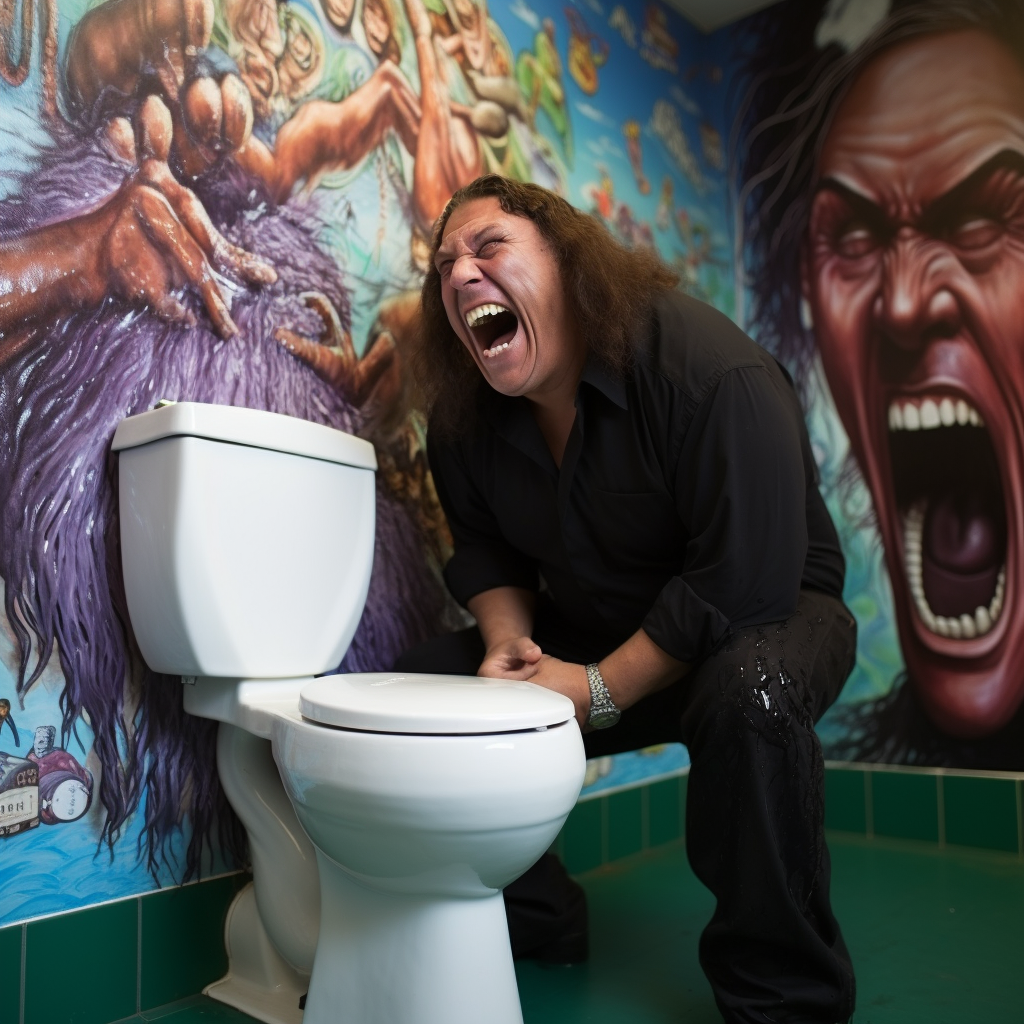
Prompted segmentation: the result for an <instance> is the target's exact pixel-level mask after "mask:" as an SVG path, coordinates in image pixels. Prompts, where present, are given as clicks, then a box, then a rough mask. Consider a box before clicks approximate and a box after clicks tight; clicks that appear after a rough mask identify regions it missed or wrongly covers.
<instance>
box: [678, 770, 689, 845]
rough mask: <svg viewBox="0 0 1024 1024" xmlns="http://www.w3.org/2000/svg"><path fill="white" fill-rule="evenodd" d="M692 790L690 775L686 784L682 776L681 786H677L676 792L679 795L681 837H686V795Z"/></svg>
mask: <svg viewBox="0 0 1024 1024" xmlns="http://www.w3.org/2000/svg"><path fill="white" fill-rule="evenodd" d="M689 788H690V780H689V775H687V780H686V782H685V783H684V782H683V781H682V776H680V781H679V784H678V785H677V786H676V792H677V793H678V794H679V835H680V836H681V837H685V836H686V794H687V791H688V790H689Z"/></svg>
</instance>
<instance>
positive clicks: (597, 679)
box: [587, 663, 622, 729]
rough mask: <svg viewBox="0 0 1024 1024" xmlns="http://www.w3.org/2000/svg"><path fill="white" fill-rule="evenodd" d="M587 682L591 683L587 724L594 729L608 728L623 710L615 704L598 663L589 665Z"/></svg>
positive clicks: (620, 715)
mask: <svg viewBox="0 0 1024 1024" xmlns="http://www.w3.org/2000/svg"><path fill="white" fill-rule="evenodd" d="M587 682H588V683H589V684H590V713H589V714H588V715H587V725H589V726H590V727H591V728H592V729H607V728H609V726H612V725H615V723H616V722H617V721H618V720H619V719H620V718H621V717H622V712H621V711H620V710H619V709H618V708H617V707H616V706H615V701H613V700H612V697H611V694H610V693H609V692H608V687H607V686H605V685H604V680H603V679H602V678H601V671H600V669H599V668H598V667H597V664H596V663H595V664H593V665H588V666H587Z"/></svg>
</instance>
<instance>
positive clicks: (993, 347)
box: [803, 32, 1024, 736]
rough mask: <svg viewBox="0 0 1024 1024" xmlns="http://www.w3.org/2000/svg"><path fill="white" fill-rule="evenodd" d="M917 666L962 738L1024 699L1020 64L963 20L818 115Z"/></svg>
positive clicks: (836, 337)
mask: <svg viewBox="0 0 1024 1024" xmlns="http://www.w3.org/2000/svg"><path fill="white" fill-rule="evenodd" d="M803 291H804V297H805V299H806V300H807V302H808V303H809V305H810V310H811V315H812V317H813V320H814V327H815V332H816V335H817V338H818V342H819V347H820V351H821V356H822V360H823V363H824V366H825V370H826V374H827V376H828V379H829V382H830V385H831V388H832V391H833V393H834V397H835V401H836V406H837V408H838V410H839V414H840V416H841V418H842V421H843V424H844V426H845V428H846V430H847V433H848V434H849V436H850V441H851V444H852V446H853V451H854V454H855V456H856V458H857V460H858V462H859V463H860V466H861V468H862V470H863V472H864V475H865V478H866V480H867V483H868V486H869V487H870V489H871V492H872V495H873V498H874V504H875V509H876V512H877V517H878V523H879V528H880V530H881V534H882V539H883V542H884V545H885V552H886V559H887V562H888V566H889V573H890V577H891V579H892V585H893V592H894V597H895V601H896V613H897V622H898V627H899V632H900V638H901V643H902V647H903V654H904V657H905V660H906V664H907V669H908V674H909V677H910V679H911V681H912V682H913V684H914V685H915V686H916V687H917V690H918V693H919V695H920V697H921V699H922V701H923V703H924V705H925V707H926V709H927V711H928V713H929V714H930V716H931V717H932V719H933V720H934V721H935V722H936V723H937V724H938V725H939V726H940V727H941V728H943V729H944V730H946V731H947V732H949V733H952V734H954V735H960V736H983V735H985V734H987V733H991V732H992V731H994V730H996V729H998V728H999V727H1000V726H1001V725H1003V724H1005V723H1006V722H1007V721H1008V720H1009V719H1010V718H1011V717H1012V715H1013V714H1014V712H1015V711H1016V710H1017V709H1018V707H1019V706H1020V704H1021V701H1022V698H1024V669H1022V667H1021V666H1022V665H1024V594H1022V583H1024V481H1022V470H1024V69H1022V68H1021V66H1020V64H1018V63H1017V61H1016V60H1015V59H1014V57H1013V56H1012V55H1011V54H1010V53H1009V51H1008V50H1006V49H1005V48H1004V47H1003V46H1002V44H1001V43H999V42H998V41H997V40H996V39H994V38H993V37H991V36H989V35H987V34H983V33H980V32H956V33H949V34H944V35H936V36H931V37H926V38H923V39H917V40H914V41H911V42H907V43H905V44H902V45H900V46H897V47H894V48H892V49H890V50H887V51H885V52H884V53H883V54H882V55H880V56H879V57H878V58H877V59H875V60H874V61H873V62H872V63H871V64H870V65H868V67H867V68H866V69H865V70H864V71H863V72H862V74H861V75H860V77H859V78H858V79H857V80H856V82H855V83H854V84H853V86H852V88H851V90H850V92H849V93H848V95H847V96H846V97H845V99H844V100H843V102H842V104H841V106H840V108H839V110H838V111H837V114H836V117H835V119H834V121H833V122H832V125H831V127H830V129H829V132H828V136H827V138H826V140H825V143H824V146H823V149H822V152H821V156H820V158H819V166H818V185H817V190H816V193H815V195H814V199H813V205H812V210H811V217H810V225H809V230H808V235H807V238H806V244H805V249H804V253H803Z"/></svg>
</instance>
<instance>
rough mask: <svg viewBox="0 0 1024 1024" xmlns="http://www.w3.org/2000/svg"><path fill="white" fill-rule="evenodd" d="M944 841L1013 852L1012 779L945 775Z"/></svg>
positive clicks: (1014, 808)
mask: <svg viewBox="0 0 1024 1024" xmlns="http://www.w3.org/2000/svg"><path fill="white" fill-rule="evenodd" d="M942 797H943V803H944V806H945V810H946V842H947V843H956V844H958V845H960V846H980V847H983V848H985V849H989V850H1006V851H1008V852H1010V853H1016V852H1017V784H1016V782H1015V781H1014V780H1013V779H984V778H978V777H977V776H965V775H945V776H943V779H942Z"/></svg>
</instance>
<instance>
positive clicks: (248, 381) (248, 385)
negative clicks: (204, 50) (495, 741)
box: [0, 138, 442, 878]
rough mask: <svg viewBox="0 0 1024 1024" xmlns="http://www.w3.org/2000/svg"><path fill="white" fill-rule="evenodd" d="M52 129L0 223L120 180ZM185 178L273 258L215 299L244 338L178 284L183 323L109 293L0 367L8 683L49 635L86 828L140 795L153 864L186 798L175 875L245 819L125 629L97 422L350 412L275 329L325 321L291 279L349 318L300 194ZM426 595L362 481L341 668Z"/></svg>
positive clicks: (405, 640)
mask: <svg viewBox="0 0 1024 1024" xmlns="http://www.w3.org/2000/svg"><path fill="white" fill-rule="evenodd" d="M59 141H61V145H60V146H59V147H56V148H54V149H53V150H47V151H44V152H43V153H41V154H40V157H39V161H38V164H37V166H36V168H35V169H34V171H33V172H32V173H31V175H30V176H27V177H26V178H25V179H23V181H22V187H21V189H20V191H18V192H16V193H15V195H14V197H12V198H11V199H9V200H7V201H5V202H3V203H0V224H3V225H4V231H3V233H4V234H19V233H21V232H24V231H25V230H29V229H31V228H32V227H33V226H38V225H39V224H41V223H45V222H49V221H54V220H61V219H64V218H66V217H69V216H72V215H74V214H75V213H76V212H81V211H83V210H86V209H89V208H93V207H95V206H96V205H97V203H98V202H100V201H102V199H103V197H104V196H105V195H109V194H110V193H111V192H112V191H113V190H114V189H115V188H116V187H117V185H118V184H119V182H120V180H121V178H122V177H123V168H120V167H119V166H118V165H116V164H115V163H113V162H112V161H111V160H110V159H108V158H107V157H106V156H105V155H104V154H103V152H102V151H101V150H100V149H98V148H97V147H95V146H94V145H93V144H92V143H90V142H88V141H77V140H75V139H73V138H69V139H64V140H59ZM197 191H198V192H199V194H200V196H201V198H202V199H203V200H204V203H206V204H207V208H208V209H209V210H210V211H211V214H212V216H213V217H214V220H215V222H217V223H218V226H220V227H221V228H222V229H223V230H224V232H225V234H227V235H228V236H229V237H230V238H232V240H233V241H235V242H237V243H238V244H240V245H244V246H245V247H247V248H248V249H250V250H251V251H253V252H256V253H258V254H259V255H261V256H263V257H265V258H266V259H268V260H270V262H271V263H273V265H274V266H275V268H276V269H277V272H278V275H279V279H278V281H277V283H276V284H275V285H273V286H270V287H267V288H263V289H260V290H253V289H246V288H244V287H239V288H238V290H237V291H236V293H235V295H234V299H233V306H232V315H233V317H234V319H235V321H236V323H237V324H238V326H239V328H240V330H241V337H238V338H235V339H232V340H231V341H227V342H225V341H222V340H221V339H219V338H218V337H217V336H216V335H215V334H213V333H212V331H211V330H210V327H209V320H208V318H207V316H206V314H205V312H204V310H203V308H202V306H201V305H200V304H199V302H198V301H197V300H196V299H195V297H194V296H192V297H189V298H187V299H186V300H185V301H187V302H189V303H190V305H191V308H192V310H193V312H194V313H195V314H196V317H197V320H198V326H196V327H194V328H187V327H181V326H177V325H171V324H168V323H166V322H164V321H161V320H159V319H158V318H156V317H155V316H153V315H152V314H151V313H149V312H147V311H146V310H143V309H140V308H133V307H131V306H128V305H126V304H124V303H121V302H117V301H113V300H109V301H107V302H105V303H104V304H103V305H102V306H101V307H100V308H98V309H95V310H91V311H88V312H80V313H75V314H72V315H65V316H58V317H54V318H53V319H52V320H51V321H50V322H49V323H48V324H47V330H46V332H45V335H44V340H42V341H40V342H39V343H38V344H37V345H36V346H35V347H34V348H32V349H30V350H29V351H27V352H22V353H21V354H20V355H18V356H17V357H16V358H14V359H13V360H12V361H11V362H9V363H7V364H6V365H3V366H0V481H2V493H0V576H2V577H3V580H4V582H5V602H6V612H7V617H8V620H9V621H10V623H11V627H12V629H13V630H14V632H15V635H16V637H17V640H18V643H19V646H20V651H21V665H20V676H19V682H18V690H19V693H24V692H25V691H26V690H27V689H28V688H29V687H30V686H31V685H32V684H33V682H34V681H35V680H36V678H38V675H39V673H40V672H41V670H42V668H43V667H44V666H45V664H46V662H47V660H48V659H49V657H50V655H51V654H52V653H54V652H55V651H56V653H57V656H58V657H59V659H60V664H61V667H62V669H63V673H64V677H65V680H66V686H65V689H64V692H63V694H62V696H61V710H62V713H63V723H62V729H63V734H64V737H65V740H66V739H67V737H68V735H69V734H70V733H71V732H72V731H74V729H75V726H76V723H77V722H78V721H79V720H80V719H81V718H82V716H83V714H84V715H87V716H88V722H89V724H90V725H91V727H92V730H93V732H94V735H95V741H94V743H95V751H96V754H97V756H98V758H99V761H100V764H101V766H102V776H101V778H100V780H99V799H100V801H101V803H102V805H103V808H104V812H105V821H104V825H103V839H104V840H105V841H106V842H107V843H108V844H109V845H110V849H111V853H113V845H114V843H115V842H116V840H117V838H118V836H119V835H120V831H121V829H122V827H123V825H124V823H125V820H126V818H127V817H128V816H129V815H130V814H132V813H133V812H134V811H135V810H136V809H137V808H138V807H139V804H140V801H141V799H142V797H143V795H145V829H144V833H143V837H142V840H140V850H139V853H140V855H145V857H146V858H147V862H148V864H149V867H150V869H151V870H153V871H154V873H155V871H156V869H157V867H158V866H159V864H160V863H161V862H164V863H167V853H166V852H167V850H168V849H169V847H168V840H170V839H171V837H172V836H173V834H174V833H175V831H176V830H178V829H180V828H181V825H182V809H183V808H184V809H185V814H186V816H187V818H188V819H189V824H190V825H191V830H192V837H191V840H190V845H189V848H188V853H187V863H186V865H185V869H184V872H183V877H184V878H188V877H190V876H193V875H195V874H197V873H198V872H199V871H200V870H201V867H202V860H203V853H204V850H205V851H207V852H208V851H209V849H210V846H211V844H213V843H214V842H219V844H220V846H221V848H222V849H223V850H224V851H225V852H226V853H227V854H228V855H229V856H232V855H233V856H234V857H235V858H238V859H240V858H242V857H243V856H244V834H243V833H242V832H241V830H240V826H239V825H238V822H237V820H236V819H235V818H234V816H233V814H231V813H230V811H229V810H228V808H227V805H226V803H225V801H224V798H223V795H222V793H221V790H220V785H219V782H218V779H217V769H216V762H215V736H216V723H212V722H208V721H204V720H200V719H195V718H192V717H191V716H189V715H186V714H185V713H184V711H183V709H182V706H181V694H180V681H179V680H177V679H176V678H170V677H167V676H158V675H155V674H154V673H152V672H151V671H150V670H149V669H148V668H147V667H146V666H145V665H144V663H143V662H142V659H141V657H140V656H139V653H138V649H137V647H136V646H135V644H134V641H133V639H132V637H131V628H130V625H129V621H128V615H127V609H126V605H125V598H124V590H123V583H122V579H121V567H120V548H119V524H118V510H117V458H116V457H115V456H113V455H112V454H111V452H110V440H111V437H112V435H113V433H114V429H115V427H116V426H117V424H118V423H119V422H120V420H121V419H122V418H123V417H125V416H128V415H132V414H133V413H138V412H142V411H144V410H146V409H150V408H152V407H153V406H154V405H155V403H156V402H157V401H158V400H159V399H161V398H168V399H175V400H179V401H185V400H188V401H199V402H215V403H219V404H224V405H239V406H248V407H251V408H258V409H268V410H271V411H274V412H279V413H286V414H288V415H291V416H298V417H302V418H304V419H309V420H314V421H316V422H319V423H326V424H329V425H330V426H333V427H337V428H339V429H342V430H357V429H358V427H359V416H358V413H357V412H356V411H355V410H353V409H352V408H351V407H350V406H349V405H348V404H346V402H345V401H344V399H343V398H341V397H340V396H339V395H338V394H337V393H336V392H335V391H334V390H333V389H332V388H330V387H329V386H328V385H327V384H326V383H324V382H323V381H322V380H320V378H319V377H317V376H316V375H315V374H314V373H313V372H312V371H311V370H310V369H309V368H308V367H307V366H305V365H304V364H303V363H300V362H299V361H298V360H296V359H295V358H294V357H293V356H291V355H290V354H289V353H288V352H287V351H285V349H283V348H282V347H281V345H280V344H279V343H278V342H277V341H275V339H274V332H275V330H276V329H277V328H278V327H280V326H288V327H291V328H293V329H296V330H298V331H300V332H303V333H305V334H307V335H308V336H310V337H316V336H317V335H318V333H319V331H320V329H321V326H322V325H321V323H320V320H319V318H318V317H317V316H316V315H315V314H314V313H313V312H312V311H310V310H309V309H308V308H306V307H305V305H304V304H303V303H302V301H301V299H300V297H299V296H300V294H301V293H302V292H304V291H309V290H316V291H320V292H323V293H325V294H326V295H328V296H329V297H330V298H331V300H332V301H333V302H334V303H335V305H336V307H337V309H338V311H339V314H340V315H341V318H342V321H343V322H347V320H348V314H349V296H348V293H347V291H346V288H345V285H344V281H343V278H342V274H341V272H340V271H339V268H338V266H337V265H336V263H335V262H334V261H333V260H332V259H331V258H330V257H329V256H327V255H326V254H325V253H324V252H322V251H321V250H320V249H319V248H318V246H317V244H316V241H315V239H316V237H317V233H318V229H319V224H318V221H317V219H316V214H315V209H314V208H313V206H312V205H311V204H310V203H308V202H305V203H303V202H299V201H292V202H289V203H288V204H285V205H283V206H281V207H277V208H273V207H271V206H270V205H268V204H266V203H264V202H262V199H261V197H260V195H259V194H258V192H257V191H256V190H255V189H254V188H253V187H252V184H251V182H247V181H244V180H243V179H242V178H241V177H240V175H239V174H238V173H237V171H229V170H228V169H227V168H220V169H219V170H217V171H215V172H213V174H211V176H210V180H209V181H207V182H204V183H203V184H202V186H201V187H200V188H198V189H197ZM296 526H297V527H298V528H300V529H312V530H317V529H319V530H324V531H329V530H332V529H333V528H334V524H333V523H332V522H331V520H330V518H329V517H324V516H323V515H322V514H321V515H319V516H317V515H315V514H313V513H311V515H310V519H309V521H308V522H304V523H297V524H296ZM441 609H442V596H441V593H440V590H439V587H438V586H437V584H436V582H435V579H434V577H433V576H432V574H431V573H430V571H429V569H428V568H427V565H426V561H425V558H424V555H423V552H422V547H421V539H420V537H419V535H418V531H417V528H416V526H415V525H414V521H413V518H412V514H411V513H410V511H409V510H408V509H406V508H405V507H404V506H403V505H401V504H400V503H398V502H397V501H396V500H394V499H392V498H391V497H389V495H388V494H387V493H385V492H384V491H383V489H382V488H381V486H380V485H379V484H378V494H377V546H376V551H375V556H374V572H373V578H372V580H371V584H370V592H369V596H368V598H367V602H366V609H365V611H364V614H363V618H362V621H361V623H360V626H359V630H358V631H357V633H356V636H355V639H354V640H353V642H352V646H351V648H350V649H349V652H348V654H347V655H346V657H345V660H344V662H343V667H344V668H345V669H346V670H349V671H366V670H373V669H385V668H389V667H390V666H391V664H392V662H393V660H394V659H395V657H397V655H398V654H399V653H400V652H401V651H402V650H403V649H404V648H405V647H406V646H408V645H410V644H411V643H414V642H417V641H419V640H421V639H424V638H425V637H427V636H429V635H430V634H431V633H432V632H434V631H436V629H437V627H438V623H439V621H440V615H441ZM171 866H172V867H173V865H171Z"/></svg>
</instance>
